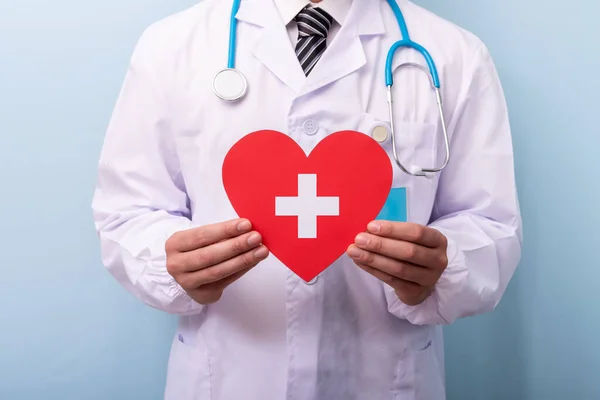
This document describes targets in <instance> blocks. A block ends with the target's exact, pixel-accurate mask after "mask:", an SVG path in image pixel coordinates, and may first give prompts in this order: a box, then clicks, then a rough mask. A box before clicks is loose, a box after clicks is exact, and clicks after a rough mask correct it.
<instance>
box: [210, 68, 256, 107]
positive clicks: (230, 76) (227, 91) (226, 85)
mask: <svg viewBox="0 0 600 400" xmlns="http://www.w3.org/2000/svg"><path fill="white" fill-rule="evenodd" d="M247 89H248V82H247V81H246V78H245V77H244V74H242V73H241V72H240V71H239V70H237V69H234V68H225V69H223V70H221V71H219V72H218V73H217V74H216V75H215V78H214V79H213V92H215V94H216V95H217V97H219V98H221V99H223V100H226V101H236V100H239V99H241V98H242V97H244V95H245V94H246V90H247Z"/></svg>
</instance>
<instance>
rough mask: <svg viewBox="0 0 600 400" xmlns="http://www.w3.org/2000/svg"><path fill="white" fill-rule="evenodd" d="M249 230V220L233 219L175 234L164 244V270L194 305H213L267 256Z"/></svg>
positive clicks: (255, 233) (252, 232) (263, 247)
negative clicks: (165, 256)
mask: <svg viewBox="0 0 600 400" xmlns="http://www.w3.org/2000/svg"><path fill="white" fill-rule="evenodd" d="M251 229H252V224H251V223H250V221H248V220H246V219H235V220H231V221H227V222H221V223H217V224H213V225H205V226H201V227H199V228H194V229H189V230H186V231H182V232H177V233H175V234H174V235H173V236H171V237H170V238H169V239H168V240H167V242H166V244H165V250H166V252H167V271H168V272H169V274H171V276H173V278H175V281H177V283H179V285H180V286H181V287H182V288H183V289H184V290H185V291H186V292H187V294H188V295H189V296H190V297H191V298H192V299H194V300H195V301H196V302H198V303H200V304H211V303H214V302H216V301H217V300H219V299H220V298H221V295H222V294H223V290H225V288H226V287H227V286H229V285H230V284H232V283H233V282H235V281H236V280H238V279H239V278H240V277H241V276H242V275H244V274H245V273H246V272H248V271H249V270H250V269H252V268H253V267H255V266H256V265H257V264H258V263H259V262H261V261H262V260H264V259H265V258H267V256H268V255H269V250H267V248H266V247H265V246H263V245H262V237H261V235H260V234H259V233H258V232H254V231H251Z"/></svg>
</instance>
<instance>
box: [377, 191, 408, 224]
mask: <svg viewBox="0 0 600 400" xmlns="http://www.w3.org/2000/svg"><path fill="white" fill-rule="evenodd" d="M375 219H379V220H387V221H394V222H406V221H408V206H407V197H406V188H403V187H399V188H392V190H391V191H390V194H389V195H388V198H387V200H386V201H385V204H384V205H383V208H382V209H381V211H380V212H379V215H378V216H377V218H375Z"/></svg>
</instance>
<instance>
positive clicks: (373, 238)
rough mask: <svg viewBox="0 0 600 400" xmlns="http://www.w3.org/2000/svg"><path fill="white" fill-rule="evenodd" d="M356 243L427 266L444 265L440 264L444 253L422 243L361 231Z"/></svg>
mask: <svg viewBox="0 0 600 400" xmlns="http://www.w3.org/2000/svg"><path fill="white" fill-rule="evenodd" d="M355 244H356V246H358V247H359V248H361V249H363V250H367V251H370V252H373V253H377V254H381V255H384V256H386V257H390V258H394V259H396V260H400V261H406V262H409V263H412V264H416V265H420V266H422V267H425V268H437V267H440V268H441V267H442V265H438V264H441V263H442V262H443V260H442V257H441V256H440V254H442V253H441V252H439V251H437V250H435V249H432V248H430V247H425V246H422V245H420V244H415V243H411V242H405V241H402V240H396V239H389V238H385V237H381V236H377V235H373V234H370V233H359V234H358V235H357V236H356V240H355Z"/></svg>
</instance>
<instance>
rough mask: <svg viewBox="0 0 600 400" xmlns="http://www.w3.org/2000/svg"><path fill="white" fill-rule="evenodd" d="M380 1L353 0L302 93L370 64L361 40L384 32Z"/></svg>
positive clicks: (318, 87) (316, 88) (311, 90)
mask: <svg viewBox="0 0 600 400" xmlns="http://www.w3.org/2000/svg"><path fill="white" fill-rule="evenodd" d="M381 3H382V2H380V1H373V0H353V2H352V6H351V8H350V11H349V12H348V16H347V17H346V21H345V22H344V24H343V25H342V27H341V29H340V31H339V32H338V34H337V35H336V37H335V38H334V39H333V41H332V43H331V44H330V45H329V47H328V48H327V50H325V52H324V53H323V56H322V57H321V59H320V60H319V61H318V62H317V64H316V65H315V67H314V69H313V70H312V72H311V73H310V75H309V76H308V79H307V81H306V85H305V86H304V88H303V90H302V94H308V93H310V92H313V91H315V90H318V89H320V88H321V87H323V86H325V85H328V84H330V83H332V82H335V81H337V80H339V79H341V78H343V77H344V76H347V75H349V74H351V73H353V72H355V71H357V70H358V69H360V68H361V67H363V66H364V65H365V64H366V63H367V58H366V56H365V51H364V49H363V43H362V39H363V38H365V37H367V36H378V35H382V34H384V33H385V27H384V24H383V19H382V15H381V8H380V6H381ZM382 73H383V72H382Z"/></svg>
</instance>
